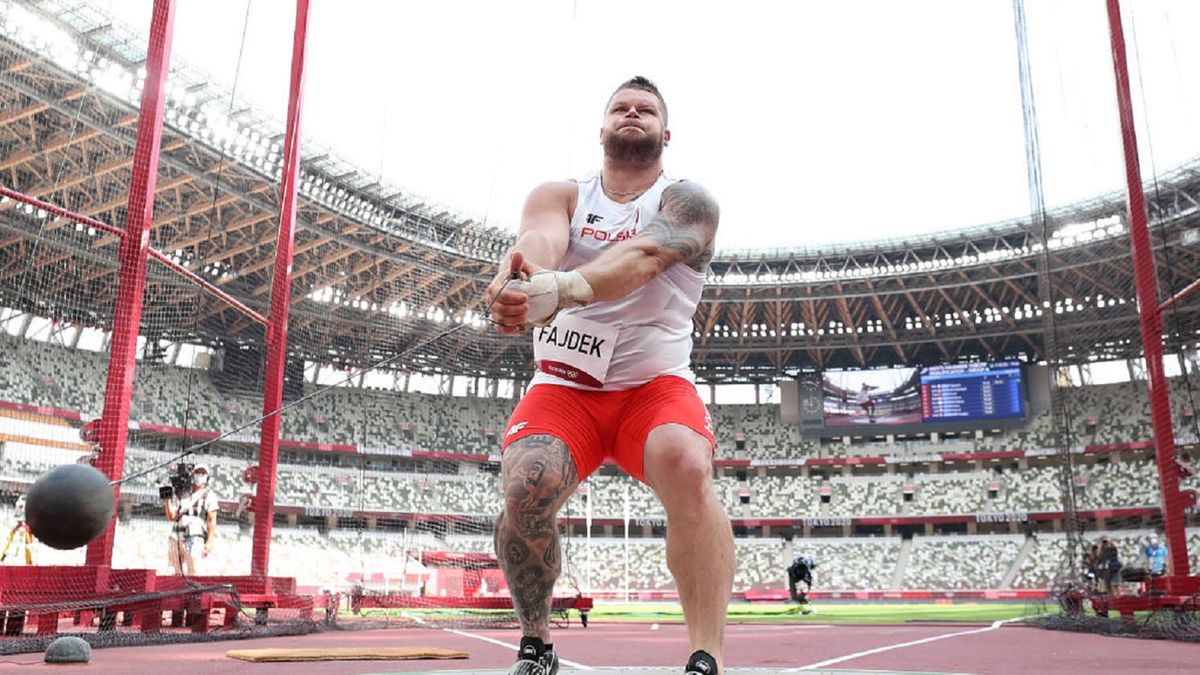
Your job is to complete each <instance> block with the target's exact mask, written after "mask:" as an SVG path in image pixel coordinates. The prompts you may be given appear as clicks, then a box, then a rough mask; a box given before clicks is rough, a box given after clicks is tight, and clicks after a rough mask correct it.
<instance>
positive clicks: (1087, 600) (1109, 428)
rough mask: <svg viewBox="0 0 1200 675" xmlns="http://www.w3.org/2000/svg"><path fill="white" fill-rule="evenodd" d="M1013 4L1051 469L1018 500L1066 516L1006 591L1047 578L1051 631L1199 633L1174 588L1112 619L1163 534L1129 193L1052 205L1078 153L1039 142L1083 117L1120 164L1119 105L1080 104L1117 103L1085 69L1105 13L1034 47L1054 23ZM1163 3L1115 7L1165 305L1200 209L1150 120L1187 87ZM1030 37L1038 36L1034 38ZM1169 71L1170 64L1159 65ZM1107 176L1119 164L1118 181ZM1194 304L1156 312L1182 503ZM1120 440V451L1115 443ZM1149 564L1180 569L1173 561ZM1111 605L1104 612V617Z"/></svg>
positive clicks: (1039, 439)
mask: <svg viewBox="0 0 1200 675" xmlns="http://www.w3.org/2000/svg"><path fill="white" fill-rule="evenodd" d="M1126 4H1127V5H1131V3H1126ZM1014 8H1015V9H1016V10H1017V11H1016V12H1015V16H1016V19H1017V21H1016V26H1017V31H1018V36H1019V41H1018V44H1019V45H1021V46H1020V49H1021V66H1022V68H1021V79H1022V84H1023V90H1024V91H1023V93H1024V98H1023V101H1024V107H1025V116H1026V117H1025V119H1026V151H1027V152H1026V157H1027V162H1028V165H1029V168H1030V170H1029V187H1030V201H1031V204H1033V206H1034V213H1033V216H1032V219H1031V227H1030V230H1029V235H1030V239H1029V252H1030V259H1029V264H1030V265H1031V266H1036V287H1035V286H1033V285H1030V286H1029V287H1028V293H1027V294H1026V298H1027V301H1026V303H1025V304H1023V305H1022V306H1020V307H1019V308H1018V309H1015V310H1014V313H1013V316H1018V314H1017V312H1019V313H1020V314H1021V316H1024V317H1026V318H1033V319H1034V320H1037V321H1039V322H1040V325H1041V328H1042V331H1041V336H1040V338H1041V341H1042V350H1041V351H1042V354H1044V359H1045V362H1046V368H1045V370H1044V372H1043V373H1042V374H1041V377H1039V378H1032V379H1031V381H1030V383H1029V386H1030V391H1029V396H1030V401H1031V407H1032V408H1033V409H1035V410H1038V409H1040V410H1041V411H1042V412H1040V413H1039V414H1037V415H1036V416H1035V417H1033V418H1032V420H1031V422H1030V424H1029V425H1028V427H1027V429H1026V430H1025V431H1024V432H1023V434H1024V435H1027V437H1028V444H1029V445H1030V446H1032V447H1037V448H1045V449H1047V451H1046V453H1045V456H1044V457H1041V458H1037V460H1036V461H1037V463H1040V464H1042V465H1043V466H1044V467H1045V468H1046V470H1045V471H1044V472H1043V473H1042V483H1041V484H1040V485H1038V486H1027V487H1037V498H1035V499H1034V500H1032V501H1028V500H1027V501H1026V506H1027V507H1028V508H1031V509H1032V510H1051V509H1057V510H1061V511H1062V512H1063V513H1064V514H1065V518H1064V519H1063V520H1062V524H1063V526H1062V528H1061V531H1055V532H1053V533H1039V534H1038V535H1037V536H1036V537H1035V538H1032V539H1031V540H1030V541H1029V543H1028V544H1027V546H1029V547H1031V548H1030V551H1029V552H1028V555H1027V556H1026V557H1025V558H1024V560H1023V563H1022V565H1021V566H1020V569H1019V570H1018V571H1017V574H1016V577H1015V579H1014V588H1021V587H1028V588H1049V589H1051V595H1050V597H1049V599H1048V600H1047V601H1045V602H1044V603H1040V602H1039V603H1035V605H1036V606H1034V607H1032V608H1031V609H1033V610H1034V612H1033V613H1034V614H1036V615H1038V616H1037V618H1036V619H1035V623H1036V624H1037V625H1041V626H1044V627H1047V628H1055V629H1068V630H1080V631H1089V632H1101V633H1110V634H1121V635H1129V636H1136V637H1149V638H1169V639H1183V640H1196V639H1200V629H1198V624H1197V614H1196V612H1197V610H1198V609H1200V604H1198V603H1197V598H1184V599H1182V601H1181V602H1178V603H1176V604H1173V605H1172V606H1171V607H1170V608H1166V609H1160V610H1158V611H1149V612H1138V613H1137V614H1136V615H1135V617H1134V619H1132V620H1131V619H1128V618H1116V617H1117V604H1118V603H1119V602H1120V599H1121V598H1126V599H1128V598H1130V597H1143V598H1144V597H1147V596H1148V595H1149V594H1152V593H1153V594H1156V593H1158V591H1152V590H1150V589H1149V588H1148V586H1147V583H1146V581H1147V577H1148V576H1149V575H1150V573H1151V572H1152V571H1153V569H1152V566H1153V563H1152V561H1151V560H1150V557H1149V556H1148V554H1147V547H1148V546H1149V545H1150V543H1151V539H1152V537H1158V539H1159V540H1161V541H1163V542H1164V543H1167V542H1166V537H1165V533H1164V531H1163V516H1162V513H1161V510H1160V509H1161V507H1162V503H1163V501H1162V498H1161V496H1160V488H1159V463H1158V460H1157V458H1156V454H1155V444H1154V430H1153V427H1152V424H1151V406H1150V399H1149V394H1148V381H1147V380H1148V375H1147V364H1146V353H1145V350H1144V348H1143V341H1142V334H1141V330H1140V317H1139V311H1138V307H1139V302H1138V297H1137V291H1136V287H1135V276H1136V275H1137V273H1138V271H1139V265H1138V264H1137V263H1136V262H1135V261H1134V257H1133V249H1132V246H1131V233H1130V228H1131V222H1130V215H1129V207H1128V205H1127V203H1126V192H1125V190H1119V191H1116V192H1113V193H1110V194H1108V195H1102V196H1101V197H1099V198H1097V199H1094V200H1092V201H1090V202H1078V203H1076V204H1075V205H1074V207H1073V208H1069V209H1062V208H1059V209H1054V208H1049V209H1048V208H1047V207H1046V204H1047V203H1051V204H1053V203H1063V202H1064V201H1066V200H1065V199H1064V198H1063V197H1062V196H1060V195H1056V194H1055V192H1054V190H1053V189H1051V188H1048V187H1047V185H1048V184H1049V183H1050V180H1049V179H1047V176H1053V175H1055V174H1059V175H1061V173H1062V171H1064V170H1065V166H1066V165H1067V163H1068V161H1076V159H1077V158H1071V159H1070V160H1064V159H1062V158H1061V157H1058V158H1054V157H1051V156H1050V154H1049V153H1047V154H1045V155H1044V154H1043V152H1042V146H1043V143H1045V144H1047V145H1048V142H1045V135H1044V134H1045V130H1046V129H1047V128H1051V129H1060V128H1061V127H1060V125H1061V124H1062V123H1063V122H1064V121H1072V120H1073V121H1074V122H1076V123H1079V122H1083V123H1082V124H1079V126H1077V127H1075V131H1074V132H1073V133H1075V134H1077V135H1079V136H1080V140H1081V141H1082V142H1084V143H1086V144H1087V147H1089V148H1092V152H1093V153H1095V155H1096V156H1098V157H1101V158H1107V160H1106V161H1112V162H1113V163H1114V167H1116V168H1123V166H1122V164H1120V162H1121V161H1122V160H1121V158H1122V155H1121V145H1120V143H1121V140H1122V134H1121V132H1120V127H1119V126H1118V125H1117V123H1116V122H1117V120H1116V115H1115V114H1113V115H1112V116H1111V119H1107V120H1103V121H1102V123H1101V124H1095V123H1093V124H1094V126H1090V125H1089V124H1088V123H1087V118H1088V116H1087V115H1086V113H1085V112H1084V111H1083V110H1082V109H1081V108H1080V105H1079V101H1080V100H1083V99H1085V98H1087V97H1088V96H1089V95H1099V96H1101V97H1102V98H1101V100H1108V101H1114V106H1115V96H1114V95H1113V93H1112V92H1113V88H1114V82H1113V80H1112V78H1111V69H1110V70H1109V72H1108V73H1107V75H1108V76H1107V77H1104V78H1098V79H1097V78H1095V77H1091V78H1089V77H1085V76H1084V73H1086V72H1087V71H1088V70H1089V69H1090V68H1092V67H1093V65H1094V64H1095V63H1097V62H1101V63H1104V64H1105V65H1106V66H1109V67H1110V65H1109V64H1111V63H1112V52H1111V47H1110V43H1109V39H1110V36H1109V26H1108V24H1107V23H1106V21H1105V16H1104V14H1103V12H1102V11H1097V12H1096V15H1095V16H1094V17H1092V18H1091V20H1090V22H1089V24H1088V26H1087V28H1088V30H1089V31H1092V32H1094V33H1095V37H1094V39H1092V40H1089V41H1086V42H1085V43H1081V44H1077V45H1075V47H1074V50H1071V49H1067V48H1064V49H1062V50H1059V49H1053V50H1051V49H1046V48H1045V47H1044V45H1045V44H1047V42H1046V41H1047V40H1049V39H1050V37H1051V36H1050V33H1051V32H1052V31H1050V30H1049V29H1047V28H1046V26H1047V25H1048V24H1053V23H1054V18H1055V17H1054V15H1053V13H1052V12H1048V11H1046V10H1047V8H1045V7H1042V8H1037V11H1035V8H1033V7H1026V6H1025V3H1022V2H1016V3H1014ZM1170 8H1171V6H1170V5H1163V6H1161V7H1155V8H1153V9H1151V8H1149V7H1144V6H1143V7H1138V6H1133V7H1126V8H1125V9H1126V12H1125V15H1124V20H1123V26H1124V37H1125V40H1126V43H1127V50H1128V54H1129V69H1130V77H1131V80H1132V81H1133V97H1134V106H1133V107H1134V109H1135V110H1136V115H1137V116H1138V117H1139V118H1140V119H1138V126H1137V132H1136V133H1137V135H1138V142H1139V144H1140V145H1141V149H1142V162H1143V163H1142V167H1141V168H1142V178H1143V184H1144V190H1145V197H1146V202H1147V215H1148V224H1149V237H1150V245H1151V247H1152V248H1153V257H1154V265H1155V271H1156V273H1157V277H1156V278H1155V282H1156V283H1157V287H1158V299H1159V302H1162V301H1165V300H1167V299H1168V298H1172V297H1173V296H1175V295H1176V294H1177V293H1179V292H1180V291H1182V290H1183V289H1184V288H1186V287H1187V286H1188V285H1189V284H1192V283H1194V282H1195V281H1196V279H1197V278H1200V264H1198V263H1200V255H1198V252H1197V249H1196V246H1195V244H1194V242H1190V240H1189V236H1190V234H1189V233H1194V232H1195V228H1196V227H1197V224H1198V223H1200V218H1198V215H1197V211H1196V209H1195V208H1194V206H1192V205H1191V204H1187V205H1185V204H1183V203H1181V202H1180V201H1179V200H1180V199H1181V197H1182V195H1183V194H1187V193H1190V192H1191V191H1193V190H1195V189H1196V186H1195V184H1194V182H1193V181H1192V180H1191V178H1190V173H1191V171H1192V168H1191V167H1194V166H1195V160H1194V159H1190V160H1186V161H1185V162H1184V164H1183V165H1182V166H1180V165H1179V161H1180V160H1178V159H1169V160H1164V158H1163V155H1170V154H1172V153H1171V152H1170V150H1169V149H1168V151H1167V152H1158V153H1156V151H1160V150H1163V148H1162V147H1161V144H1162V141H1161V138H1162V137H1163V136H1165V135H1166V133H1165V132H1163V133H1161V134H1160V133H1159V132H1160V130H1159V129H1156V128H1155V126H1154V125H1153V122H1155V121H1158V120H1167V119H1169V118H1172V117H1174V116H1177V115H1184V116H1186V114H1185V113H1184V112H1181V110H1180V109H1181V108H1183V109H1186V110H1188V111H1190V112H1192V113H1193V114H1194V112H1195V111H1194V110H1192V109H1191V108H1188V106H1187V100H1186V99H1187V94H1186V93H1183V92H1184V91H1185V90H1186V88H1187V84H1186V83H1184V82H1182V81H1180V80H1178V79H1177V77H1178V76H1179V73H1180V72H1181V70H1180V66H1179V61H1178V58H1179V52H1178V50H1177V48H1176V46H1175V45H1176V43H1175V41H1176V40H1179V39H1181V38H1182V32H1181V31H1182V30H1183V28H1182V25H1179V24H1175V23H1173V22H1172V21H1171V14H1170ZM1098 9H1102V8H1098ZM1026 12H1028V13H1026ZM1039 24H1040V26H1041V28H1040V30H1039ZM1139 28H1140V29H1141V34H1142V36H1143V39H1142V40H1141V41H1140V42H1139V40H1138V37H1139ZM1145 36H1153V39H1151V40H1148V39H1147V38H1146V37H1145ZM1023 40H1024V41H1026V42H1025V43H1024V44H1023V45H1022V42H1021V41H1023ZM1039 44H1041V45H1043V48H1042V49H1040V50H1039V49H1038V48H1037V45H1039ZM1039 57H1040V58H1039ZM1110 68H1111V67H1110ZM1168 73H1169V74H1172V75H1173V76H1172V77H1165V78H1164V74H1168ZM1089 79H1090V80H1095V81H1094V82H1093V84H1088V81H1089ZM1174 85H1178V87H1179V88H1178V89H1175V88H1173V87H1174ZM1092 86H1094V87H1097V88H1098V89H1097V91H1096V92H1092V91H1090V90H1089V88H1090V87H1092ZM1046 110H1049V111H1050V119H1049V120H1047V119H1045V118H1044V116H1043V115H1042V113H1043V111H1046ZM1093 119H1095V118H1093ZM1039 128H1040V129H1041V132H1042V134H1043V135H1042V141H1041V142H1040V141H1039V137H1038V129H1039ZM1156 141H1157V142H1158V143H1159V144H1158V145H1156ZM1147 160H1148V161H1147ZM1161 161H1166V162H1168V164H1167V167H1168V168H1165V169H1164V167H1163V166H1161V165H1160V164H1159V163H1158V162H1161ZM1117 175H1118V174H1116V173H1114V180H1116V177H1117ZM1060 183H1061V181H1060ZM1030 296H1033V297H1030ZM1035 297H1036V301H1035V300H1034V298H1035ZM1145 309H1146V310H1147V311H1155V310H1154V309H1153V308H1145ZM1197 310H1200V296H1197V295H1194V294H1193V295H1190V296H1187V297H1185V298H1184V299H1183V300H1181V301H1179V302H1178V303H1176V304H1174V305H1173V306H1171V307H1169V308H1167V309H1166V310H1165V311H1163V312H1162V313H1161V320H1162V341H1161V344H1162V346H1163V355H1162V361H1163V369H1164V372H1165V374H1166V376H1167V392H1166V393H1167V398H1168V399H1169V406H1170V411H1171V426H1172V430H1173V434H1174V438H1175V443H1176V446H1175V447H1176V454H1177V456H1178V459H1179V461H1180V462H1182V466H1183V467H1185V475H1183V476H1181V478H1182V480H1181V482H1180V488H1181V490H1182V491H1183V492H1181V493H1180V497H1179V498H1178V499H1176V500H1175V501H1174V502H1173V506H1174V507H1175V508H1177V509H1179V510H1180V511H1182V510H1184V509H1187V507H1188V505H1189V503H1190V502H1188V497H1187V491H1189V490H1194V489H1195V488H1196V485H1195V483H1194V480H1192V479H1191V477H1190V476H1188V475H1186V467H1188V466H1190V464H1191V461H1192V459H1193V457H1194V456H1195V455H1196V449H1197V439H1198V436H1200V435H1198V427H1197V419H1196V410H1197V401H1198V400H1200V396H1198V393H1197V387H1198V385H1200V379H1198V378H1200V375H1198V371H1200V362H1198V358H1197V354H1198V353H1197V349H1198V347H1200V343H1198V331H1200V321H1198V318H1200V312H1198V311H1197ZM1154 339H1156V340H1157V338H1154ZM1114 448H1115V449H1119V452H1112V451H1111V450H1112V449H1114ZM1184 524H1191V525H1194V524H1195V516H1194V515H1193V509H1187V513H1186V514H1185V515H1184V517H1183V520H1182V521H1181V522H1180V525H1181V526H1182V525H1184ZM1185 531H1186V535H1185V537H1184V542H1185V543H1186V546H1187V548H1188V551H1189V553H1190V567H1191V574H1193V575H1194V574H1196V572H1197V567H1196V564H1197V560H1198V559H1200V558H1198V553H1200V550H1198V549H1197V546H1198V545H1200V530H1197V529H1196V528H1194V527H1189V528H1187V529H1186V530H1185ZM1159 571H1160V572H1162V573H1167V574H1170V573H1172V572H1174V573H1176V574H1182V571H1181V570H1172V569H1171V568H1170V565H1169V564H1168V565H1167V566H1166V567H1165V569H1162V570H1159ZM1110 611H1111V616H1112V617H1113V618H1109V616H1110Z"/></svg>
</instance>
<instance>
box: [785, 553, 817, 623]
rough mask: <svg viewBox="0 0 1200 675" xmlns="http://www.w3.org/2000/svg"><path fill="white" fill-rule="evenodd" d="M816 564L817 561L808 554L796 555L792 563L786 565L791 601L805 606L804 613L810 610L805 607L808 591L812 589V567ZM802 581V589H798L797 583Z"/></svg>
mask: <svg viewBox="0 0 1200 675" xmlns="http://www.w3.org/2000/svg"><path fill="white" fill-rule="evenodd" d="M816 566H817V561H816V560H814V559H813V558H810V557H808V556H803V555H801V556H796V559H795V560H793V561H792V564H791V565H789V566H788V568H787V573H788V591H789V592H790V594H791V597H792V601H793V602H798V603H800V604H801V605H804V606H805V609H804V613H805V614H808V613H810V611H811V610H809V609H808V608H807V605H808V593H809V591H811V590H812V584H813V575H812V571H813V568H815V567H816ZM801 582H803V583H804V586H805V588H804V590H803V591H799V590H798V589H797V584H799V583H801Z"/></svg>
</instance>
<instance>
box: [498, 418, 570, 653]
mask: <svg viewBox="0 0 1200 675" xmlns="http://www.w3.org/2000/svg"><path fill="white" fill-rule="evenodd" d="M501 474H502V484H503V490H504V512H503V513H502V514H500V517H499V518H498V519H497V520H496V535H495V543H496V556H497V557H498V558H499V559H500V568H501V569H502V570H503V571H504V578H505V579H506V580H507V581H508V587H509V590H510V591H511V593H512V599H513V607H514V608H515V609H516V611H517V618H518V619H519V620H520V622H521V630H522V632H523V633H524V634H525V635H527V636H529V637H539V638H541V639H542V640H543V641H546V640H548V639H549V616H550V602H551V599H552V596H553V592H554V582H555V581H556V580H557V579H558V575H559V574H560V573H561V572H562V556H561V554H560V551H559V539H558V527H557V525H556V518H557V515H558V510H559V508H560V507H562V505H563V504H564V503H565V502H566V501H567V499H568V498H569V497H570V496H571V493H572V492H574V491H575V486H576V485H577V484H578V482H579V481H578V473H577V472H576V469H575V461H574V460H573V459H572V458H571V452H570V450H568V449H567V445H566V444H565V443H563V442H562V441H560V440H559V439H557V438H554V437H553V436H528V437H526V438H522V439H521V440H519V441H516V442H515V443H513V444H512V445H510V446H509V447H508V449H507V450H506V451H505V453H504V460H503V462H502V467H501Z"/></svg>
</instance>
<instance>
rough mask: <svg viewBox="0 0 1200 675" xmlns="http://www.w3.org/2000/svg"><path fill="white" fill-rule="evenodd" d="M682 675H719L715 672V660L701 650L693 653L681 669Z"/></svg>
mask: <svg viewBox="0 0 1200 675" xmlns="http://www.w3.org/2000/svg"><path fill="white" fill-rule="evenodd" d="M683 675H720V674H719V673H718V672H717V660H716V659H714V658H713V657H712V654H709V653H708V652H706V651H704V650H703V649H701V650H699V651H697V652H694V653H693V654H692V657H691V658H689V659H688V663H687V666H686V667H685V668H684V669H683Z"/></svg>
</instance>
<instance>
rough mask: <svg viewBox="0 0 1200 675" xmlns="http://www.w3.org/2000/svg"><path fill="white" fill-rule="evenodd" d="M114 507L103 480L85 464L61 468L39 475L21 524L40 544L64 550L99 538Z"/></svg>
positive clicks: (66, 465) (106, 481)
mask: <svg viewBox="0 0 1200 675" xmlns="http://www.w3.org/2000/svg"><path fill="white" fill-rule="evenodd" d="M115 506H116V500H115V498H114V497H113V489H112V486H111V485H109V484H108V477H107V476H105V475H104V474H103V473H101V472H100V471H98V470H96V469H95V468H93V467H91V466H88V465H86V464H64V465H62V466H56V467H54V468H53V469H50V470H49V471H47V472H46V473H44V474H42V477H41V478H38V479H37V481H36V482H34V484H33V487H31V488H29V494H28V495H26V497H25V522H26V523H27V524H28V525H29V529H30V530H31V531H32V532H33V536H35V537H37V538H38V540H39V541H41V542H42V543H43V544H45V545H47V546H49V547H51V548H57V549H61V550H68V549H73V548H79V547H80V546H83V545H85V544H88V543H89V542H91V541H92V540H93V539H95V538H96V537H98V536H100V533H101V532H104V529H105V528H107V527H108V523H109V521H110V520H112V517H113V510H114V509H115Z"/></svg>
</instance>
